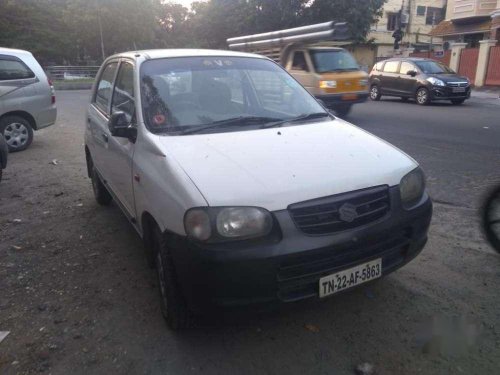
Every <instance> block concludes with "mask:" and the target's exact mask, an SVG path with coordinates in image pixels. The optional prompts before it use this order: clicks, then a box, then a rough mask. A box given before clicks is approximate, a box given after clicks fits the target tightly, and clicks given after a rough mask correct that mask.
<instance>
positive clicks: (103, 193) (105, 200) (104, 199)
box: [90, 166, 113, 206]
mask: <svg viewBox="0 0 500 375" xmlns="http://www.w3.org/2000/svg"><path fill="white" fill-rule="evenodd" d="M90 179H91V180H92V190H94V197H95V200H96V201H97V203H99V204H100V205H101V206H109V204H110V203H111V201H112V200H113V197H112V196H111V194H110V193H109V191H108V189H106V186H104V184H103V183H102V181H101V178H100V177H99V174H98V173H97V170H96V169H95V167H94V166H92V169H91V177H90Z"/></svg>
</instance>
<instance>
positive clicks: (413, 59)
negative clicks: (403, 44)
mask: <svg viewBox="0 0 500 375" xmlns="http://www.w3.org/2000/svg"><path fill="white" fill-rule="evenodd" d="M401 60H406V61H436V60H433V59H426V58H425V57H391V58H390V59H386V60H382V61H379V62H386V61H401Z"/></svg>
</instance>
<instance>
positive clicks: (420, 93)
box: [415, 87, 431, 105]
mask: <svg viewBox="0 0 500 375" xmlns="http://www.w3.org/2000/svg"><path fill="white" fill-rule="evenodd" d="M415 99H416V101H417V103H418V104H420V105H427V104H429V103H430V102H431V97H430V94H429V90H427V89H426V88H425V87H421V88H419V89H418V90H417V93H416V95H415Z"/></svg>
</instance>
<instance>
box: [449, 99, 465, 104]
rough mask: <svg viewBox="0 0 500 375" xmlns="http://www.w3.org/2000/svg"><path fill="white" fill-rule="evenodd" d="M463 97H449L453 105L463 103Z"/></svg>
mask: <svg viewBox="0 0 500 375" xmlns="http://www.w3.org/2000/svg"><path fill="white" fill-rule="evenodd" d="M464 102H465V99H451V104H453V105H461V104H464Z"/></svg>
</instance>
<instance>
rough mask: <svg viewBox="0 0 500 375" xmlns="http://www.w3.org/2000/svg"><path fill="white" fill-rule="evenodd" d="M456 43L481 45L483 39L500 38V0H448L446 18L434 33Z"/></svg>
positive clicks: (446, 44)
mask: <svg viewBox="0 0 500 375" xmlns="http://www.w3.org/2000/svg"><path fill="white" fill-rule="evenodd" d="M431 35H433V36H436V37H441V38H443V43H444V47H445V49H446V48H448V47H449V46H450V45H451V44H452V43H467V46H468V47H478V46H479V42H480V41H481V40H492V39H493V40H497V41H498V40H500V0H448V7H447V10H446V17H445V19H444V20H443V21H442V22H440V23H439V24H438V25H437V26H436V27H435V28H434V29H433V30H432V32H431Z"/></svg>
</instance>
